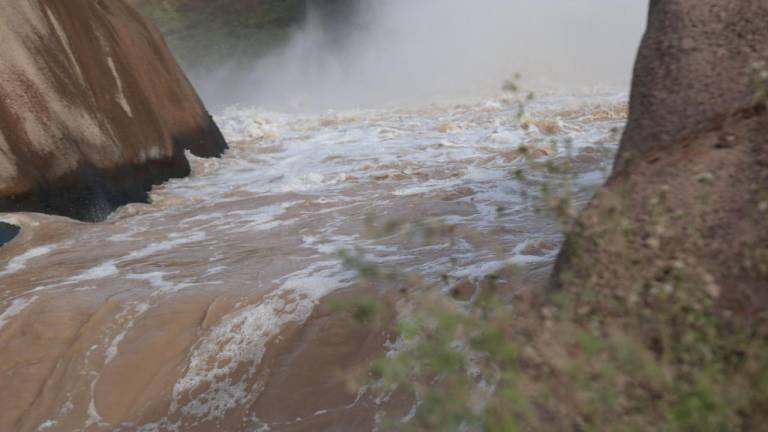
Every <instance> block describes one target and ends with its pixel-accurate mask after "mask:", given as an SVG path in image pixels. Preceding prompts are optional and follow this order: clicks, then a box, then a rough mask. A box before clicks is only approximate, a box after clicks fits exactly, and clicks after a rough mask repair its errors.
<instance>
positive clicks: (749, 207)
mask: <svg viewBox="0 0 768 432" xmlns="http://www.w3.org/2000/svg"><path fill="white" fill-rule="evenodd" d="M766 23H768V2H766V1H764V0H744V1H739V2H723V1H719V0H666V1H651V9H650V15H649V23H648V30H647V33H646V35H645V37H644V39H643V43H642V46H641V48H640V53H639V55H638V60H637V65H636V69H635V77H634V83H633V88H632V95H631V102H630V113H629V123H628V125H627V129H626V131H625V133H624V136H623V139H622V142H621V148H620V152H619V158H618V160H617V165H616V168H615V170H614V173H613V175H612V177H611V178H610V179H609V181H608V183H607V184H606V186H605V187H604V188H603V189H602V190H601V191H599V192H598V194H597V195H596V197H595V199H594V200H593V202H592V203H591V204H590V206H589V207H588V209H587V210H585V211H584V212H583V213H582V215H581V216H580V218H579V220H578V221H577V223H576V227H575V229H574V230H573V232H572V233H571V234H570V236H569V238H568V241H567V242H566V245H565V247H564V249H563V251H562V252H561V256H560V258H559V260H558V263H557V268H556V271H555V275H554V281H555V285H557V286H561V287H563V286H564V287H567V288H571V289H582V288H585V287H589V288H592V289H595V290H597V291H605V292H610V291H612V290H616V289H625V290H635V289H641V288H642V287H643V286H644V285H646V284H648V283H656V282H658V279H659V278H661V279H663V278H664V277H666V276H664V275H665V274H667V273H668V272H667V273H665V272H664V269H662V268H660V267H659V264H658V263H664V262H684V263H686V265H685V271H684V278H685V282H687V283H693V284H698V286H701V287H702V289H705V288H704V287H706V286H710V285H715V284H716V285H717V286H720V287H723V288H724V289H723V292H722V296H720V300H721V301H722V302H723V304H725V305H728V306H729V307H733V308H735V309H737V310H738V311H739V313H740V314H743V315H745V316H747V315H754V314H756V313H759V312H760V311H762V310H765V308H766V307H768V214H766V213H765V212H764V211H762V210H761V204H760V203H761V202H764V201H766V200H768V168H767V167H768V164H766V161H768V113H767V112H766V106H765V104H764V103H762V102H758V101H757V99H756V98H755V94H756V93H755V89H754V88H753V86H752V82H753V71H752V65H753V64H754V63H755V62H758V61H761V60H764V59H766V58H768V26H766ZM765 208H768V207H765ZM649 244H652V246H654V247H648V245H649ZM658 275H661V276H658ZM654 277H655V278H656V280H655V281H654V280H652V279H653V278H654Z"/></svg>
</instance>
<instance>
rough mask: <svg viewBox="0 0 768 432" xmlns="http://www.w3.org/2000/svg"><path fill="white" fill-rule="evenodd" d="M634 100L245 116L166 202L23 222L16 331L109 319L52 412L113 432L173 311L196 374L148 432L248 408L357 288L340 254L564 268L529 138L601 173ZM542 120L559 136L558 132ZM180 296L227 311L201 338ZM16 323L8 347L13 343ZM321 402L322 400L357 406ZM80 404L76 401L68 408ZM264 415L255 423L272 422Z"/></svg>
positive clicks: (595, 175) (184, 374)
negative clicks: (50, 314)
mask: <svg viewBox="0 0 768 432" xmlns="http://www.w3.org/2000/svg"><path fill="white" fill-rule="evenodd" d="M625 102H626V96H625V95H622V94H620V93H600V94H595V93H587V94H578V95H568V94H565V95H564V94H551V95H544V96H542V97H540V98H539V99H538V101H537V102H536V103H535V104H534V105H533V106H532V107H531V113H530V114H529V116H530V118H531V120H532V124H534V125H532V126H531V127H530V128H528V129H527V130H526V129H524V128H522V127H521V125H520V122H519V121H518V116H517V104H516V101H515V100H514V98H511V97H509V96H508V95H499V96H497V97H492V98H485V99H480V100H475V101H469V102H466V103H460V104H456V103H453V104H434V105H427V106H423V107H413V108H394V109H369V110H346V111H325V112H322V113H315V114H312V113H306V114H295V113H294V114H285V113H279V112H269V111H263V110H259V109H253V108H232V109H230V110H227V111H226V112H224V113H223V114H222V115H221V116H218V117H217V119H216V120H217V121H218V123H219V124H220V125H221V128H222V130H223V131H224V133H225V135H226V137H227V139H228V140H229V142H230V143H231V147H232V148H231V150H230V151H229V152H228V153H227V154H226V155H225V156H224V157H223V158H221V159H197V158H194V157H192V163H193V175H192V176H191V177H189V178H185V179H178V180H173V181H170V182H168V183H166V184H164V185H162V186H160V187H158V188H156V189H155V190H154V191H153V193H152V200H153V203H152V204H151V205H145V204H133V205H129V206H126V207H125V208H123V209H121V210H119V211H118V212H117V213H115V214H114V215H113V216H112V217H111V218H110V219H109V220H108V221H107V222H106V223H103V224H95V225H88V224H75V225H73V224H71V223H70V222H67V221H62V220H59V219H53V220H52V221H50V222H49V221H48V219H45V218H43V219H41V220H38V219H39V218H38V217H36V216H25V217H20V218H18V219H19V220H20V221H19V223H20V224H21V225H22V226H23V228H24V229H25V230H26V231H25V232H27V233H28V234H30V235H32V238H31V239H28V240H26V241H28V242H29V246H28V249H27V250H25V249H24V248H25V247H26V246H25V245H22V244H20V243H17V244H16V245H15V246H14V245H11V247H18V248H21V249H18V251H19V252H18V255H17V256H16V257H15V258H11V259H10V262H9V263H8V264H6V265H4V266H0V268H2V269H3V272H5V275H6V276H7V277H4V278H3V279H0V288H2V289H0V292H1V293H2V296H3V300H2V302H3V304H4V305H6V307H4V308H2V309H4V312H3V313H2V315H1V316H0V324H2V325H4V326H5V329H8V328H11V327H10V326H9V324H10V323H12V322H13V323H16V324H18V326H16V327H15V328H24V326H28V325H33V323H34V322H35V319H36V318H35V317H36V315H37V314H38V313H39V310H42V309H36V308H47V307H53V306H49V305H57V306H55V307H56V308H57V310H60V313H62V314H65V316H66V314H68V313H72V314H79V313H81V312H80V310H79V309H78V308H79V306H77V307H75V308H74V309H72V305H78V304H91V303H93V302H94V301H96V303H93V304H94V305H96V307H97V309H95V310H92V311H90V312H88V313H89V314H94V315H92V316H94V317H98V318H89V321H91V322H93V325H94V326H97V327H95V328H94V330H93V332H92V336H81V338H82V339H83V340H87V341H88V342H87V345H86V346H87V347H88V349H87V351H86V353H85V354H84V356H83V357H82V358H80V360H73V363H72V364H74V365H79V366H76V367H77V368H79V370H80V372H81V375H77V376H81V377H82V378H78V379H77V380H75V381H72V382H66V383H62V384H59V385H58V387H61V388H60V389H58V390H57V391H58V392H59V393H60V394H61V396H60V398H59V399H55V401H56V402H55V403H54V404H53V405H52V406H51V408H50V410H49V411H48V412H49V413H51V414H49V415H48V416H46V417H45V418H41V419H40V421H39V423H38V424H39V425H40V426H47V427H48V426H49V429H48V430H57V429H56V428H57V427H61V428H64V427H65V426H64V425H66V424H78V422H79V421H84V422H85V424H90V426H91V428H100V429H104V430H109V428H110V427H111V426H110V425H112V424H111V423H110V420H109V416H108V415H107V414H106V413H105V412H104V409H103V407H105V406H108V405H105V404H106V402H103V401H101V400H100V399H99V397H98V395H99V394H103V392H105V391H108V390H107V389H106V387H104V386H107V385H109V384H108V383H109V382H114V380H119V379H120V378H119V377H121V376H130V374H131V373H139V375H141V373H140V370H138V371H133V370H131V371H128V372H126V369H124V368H126V367H128V366H125V364H124V363H121V359H122V358H123V357H122V356H123V355H126V356H128V357H127V358H128V359H131V358H133V355H134V354H133V353H135V352H137V351H139V352H143V350H150V351H147V353H146V354H144V355H145V356H153V355H155V354H154V352H155V351H152V348H151V346H148V345H147V342H146V341H144V339H145V338H146V336H145V334H146V332H150V333H155V332H156V331H157V330H156V329H157V324H156V321H157V320H158V319H159V318H158V317H165V316H167V317H173V319H172V320H170V321H167V323H166V324H163V325H164V326H167V329H166V330H165V332H164V333H163V337H168V338H169V340H168V342H166V343H165V344H164V345H166V346H168V347H170V346H174V348H173V349H175V350H179V351H178V352H179V353H180V357H178V358H179V361H181V363H180V364H179V366H178V367H179V368H180V369H178V370H179V375H178V376H177V377H176V378H175V379H174V381H173V383H172V384H173V385H172V388H168V389H167V391H168V392H169V395H170V400H169V401H170V405H169V406H168V408H167V414H166V415H164V416H163V417H162V418H155V419H154V421H153V422H149V423H146V422H143V421H142V422H139V423H138V424H134V426H136V427H137V428H138V427H143V428H144V430H147V431H153V430H186V429H187V428H189V427H191V425H193V424H198V423H199V424H206V423H205V422H206V421H213V422H216V421H219V420H220V419H226V418H227V416H229V415H232V414H231V413H238V412H240V413H241V414H238V415H243V414H242V411H238V410H242V409H243V407H247V406H249V405H250V404H251V403H255V401H256V400H257V399H258V397H259V395H260V394H261V392H262V391H263V389H264V387H263V386H264V385H265V384H264V383H263V380H264V379H265V377H264V376H263V375H262V373H263V371H262V369H261V368H260V367H259V364H260V362H261V361H262V359H263V357H264V355H265V352H266V350H267V346H268V343H269V342H270V341H273V340H275V338H278V337H279V335H281V333H282V332H284V331H285V329H286V328H287V326H296V325H301V324H302V323H303V322H304V321H305V320H307V319H308V318H309V317H310V315H311V314H312V312H313V310H314V308H315V306H316V305H317V303H318V302H319V301H320V300H321V299H322V298H323V297H324V296H325V295H327V294H329V293H331V292H334V291H336V290H339V289H341V288H344V287H347V286H349V285H351V284H353V283H354V282H355V281H356V280H357V278H356V275H355V273H354V272H353V271H350V269H347V268H345V267H344V266H343V265H342V261H341V259H340V258H339V256H338V255H337V252H338V251H340V250H348V251H352V252H353V253H355V254H357V255H359V256H361V257H364V258H365V259H366V260H368V261H371V262H375V263H378V264H380V265H383V266H385V267H389V268H396V269H398V271H401V272H412V273H415V274H418V275H419V276H421V277H424V278H427V279H431V280H438V279H439V278H440V277H441V275H449V276H450V277H452V278H453V279H454V280H461V279H467V278H468V279H481V278H482V277H484V276H485V275H487V274H489V273H492V272H494V271H496V270H498V269H500V268H503V267H506V266H507V265H508V264H510V263H514V264H518V265H522V266H524V267H526V268H529V269H536V268H542V266H546V265H548V264H550V263H551V262H552V260H553V258H554V254H555V253H556V252H557V249H558V242H559V238H560V233H559V229H558V227H557V225H556V224H555V223H554V222H553V221H552V220H550V219H549V218H547V217H542V216H541V215H539V214H537V213H536V212H535V211H534V202H533V201H531V200H528V199H526V198H525V197H524V194H523V192H525V191H526V190H527V191H528V192H532V191H531V190H529V189H530V188H531V186H530V185H529V184H527V183H526V182H525V181H521V180H520V179H519V178H518V177H517V175H516V171H518V170H523V171H525V172H526V173H527V174H528V175H530V176H532V177H536V176H540V175H541V173H539V172H537V171H536V170H535V169H532V166H531V164H530V162H527V161H526V160H525V158H521V157H519V156H518V153H517V151H518V148H519V146H521V145H526V146H528V147H529V148H531V149H540V150H541V155H540V157H539V158H538V162H544V161H547V160H551V161H557V160H560V159H562V158H563V157H565V154H566V149H565V147H562V146H561V147H560V148H559V149H558V150H557V151H556V152H554V153H552V152H551V151H552V150H551V144H550V142H551V141H553V140H554V141H558V142H565V141H570V142H572V145H573V151H574V152H575V153H574V154H575V156H576V157H577V158H578V157H581V158H582V159H583V163H581V164H580V165H578V170H579V171H578V172H579V179H580V181H581V182H583V183H584V184H593V185H596V184H599V183H600V182H601V181H602V179H603V173H604V172H605V170H606V169H607V168H608V167H609V166H610V164H611V154H612V152H613V150H615V146H616V140H617V137H618V135H617V134H616V128H620V127H621V126H622V124H623V110H624V104H625ZM536 120H543V121H545V123H540V124H541V125H542V126H541V127H542V128H543V127H544V125H545V124H549V125H550V127H551V125H555V126H554V129H553V130H551V131H549V132H548V133H544V132H543V131H541V130H539V129H538V127H536V126H535V124H536ZM372 217H373V219H374V220H375V221H376V222H375V224H379V225H380V224H381V223H383V222H384V221H387V220H393V219H394V220H400V221H404V222H406V223H407V222H414V223H421V222H424V221H429V222H430V223H439V224H451V225H454V226H456V228H457V229H456V237H455V238H453V239H447V238H438V239H432V240H430V241H426V242H425V241H422V240H420V239H419V235H420V232H419V231H418V230H410V231H409V230H408V229H407V224H406V228H404V229H403V230H400V231H399V232H396V233H394V234H390V235H387V236H385V237H383V238H376V237H375V236H372V232H371V228H370V227H368V225H367V221H368V220H369V219H371V218H372ZM30 218H31V219H30ZM28 219H30V220H32V221H33V222H29V221H28ZM53 222H55V223H57V224H64V226H65V227H66V228H64V229H56V230H55V234H52V236H53V237H54V239H55V242H54V243H52V242H51V241H50V239H48V234H45V235H43V233H44V232H45V227H46V226H47V224H50V223H53ZM35 223H36V224H37V225H38V226H37V227H35ZM36 235H40V236H42V237H45V239H43V238H42V237H41V239H40V240H36V239H35V236H36ZM38 243H41V244H38ZM84 296H85V297H84ZM83 299H87V300H83ZM98 299H101V300H98ZM190 302H191V303H190ZM176 304H178V305H186V304H194V305H197V304H200V306H199V307H201V308H202V311H203V312H205V310H206V309H207V310H208V311H207V312H205V316H206V318H205V320H204V324H203V325H202V326H201V327H199V330H197V332H196V333H194V337H191V338H190V336H185V337H186V338H187V339H184V338H182V339H179V338H178V337H176V336H173V335H174V334H176V333H173V332H180V333H178V334H180V335H182V334H187V335H189V333H186V332H185V331H184V330H183V329H184V328H186V327H185V326H187V325H188V324H184V322H185V321H184V320H185V319H186V318H184V317H185V316H186V315H184V314H181V313H180V312H178V311H177V312H173V310H174V309H173V308H174V307H175V306H173V305H176ZM218 304H222V305H224V306H221V312H216V311H217V310H218V309H217V306H216V305H218ZM194 307H198V306H194ZM169 308H170V309H169ZM69 310H71V312H68V311H69ZM101 311H103V312H101ZM185 313H186V312H185ZM73 316H77V315H73ZM89 316H90V315H89ZM15 319H17V320H18V321H14V320H15ZM196 320H199V318H198V319H196ZM196 320H195V321H193V322H194V323H197V322H198V321H196ZM71 321H73V322H75V321H76V320H75V319H74V318H72V319H71ZM190 324H192V323H190ZM2 325H0V327H2ZM194 325H200V324H194ZM64 328H66V326H65V327H64ZM78 328H79V327H78ZM176 328H178V330H174V329H176ZM153 329H154V330H153ZM3 330H4V329H3V328H0V340H2V338H3V337H11V334H5V335H4V334H3ZM55 330H56V329H52V330H48V331H55ZM77 331H81V332H82V331H85V330H83V329H79V330H77ZM166 333H167V336H166V335H165V334H166ZM182 342H183V344H182ZM174 343H179V344H181V345H179V346H175V345H173V344H174ZM166 349H171V348H166ZM174 352H175V351H174ZM122 361H123V362H124V361H126V360H122ZM79 362H82V363H79ZM139 364H141V366H140V367H141V368H146V367H148V366H147V365H148V363H146V362H142V363H139ZM121 365H122V366H121ZM152 367H157V368H160V367H161V365H159V364H158V365H156V366H152ZM152 367H150V369H151V368H152ZM115 368H121V369H115ZM118 371H119V372H118ZM115 373H118V375H114V374H115ZM126 374H128V375H126ZM169 384H170V383H169ZM78 395H79V396H78ZM0 396H1V395H0ZM135 397H138V396H135ZM318 403H319V404H320V405H318V406H317V407H313V408H312V409H313V411H312V412H318V411H321V412H334V410H336V412H338V410H339V409H340V407H338V406H325V405H322V401H319V402H318ZM70 405H73V406H75V407H76V408H74V409H71V410H65V409H64V407H66V406H70ZM78 410H82V411H78ZM55 412H61V413H64V414H56V415H54V414H52V413H55ZM251 414H253V413H251ZM256 414H257V415H256V416H255V417H254V420H253V421H254V422H256V423H254V424H261V423H260V422H261V420H257V419H258V418H260V417H261V413H256ZM310 414H311V413H310ZM78 416H81V417H78ZM310 417H311V416H310ZM78 418H81V419H82V420H78ZM265 421H266V422H267V423H269V421H268V420H265ZM67 422H70V423H67ZM200 422H202V423H200ZM79 424H81V425H82V424H83V423H79ZM52 425H53V426H52ZM57 425H58V426H57ZM112 426H114V425H112ZM62 430H63V429H62Z"/></svg>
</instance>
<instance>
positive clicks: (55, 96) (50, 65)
mask: <svg viewBox="0 0 768 432" xmlns="http://www.w3.org/2000/svg"><path fill="white" fill-rule="evenodd" d="M0 50H2V52H3V55H2V57H0V211H36V212H45V213H51V214H59V215H64V216H69V217H73V218H77V219H82V220H101V219H103V218H105V217H106V216H107V215H108V214H109V212H111V211H112V210H113V209H115V208H116V207H118V206H120V205H123V204H126V203H128V202H133V201H143V200H146V198H147V191H148V190H149V189H150V188H151V187H152V185H155V184H158V183H161V182H163V181H165V180H167V179H169V178H172V177H183V176H186V175H188V174H189V172H190V167H189V163H188V162H187V160H186V158H185V156H184V151H185V150H189V151H191V152H192V153H193V154H195V155H196V156H201V157H210V156H219V155H221V153H222V152H223V151H224V150H225V149H226V147H227V145H226V143H225V141H224V139H223V137H222V135H221V133H220V132H219V129H218V127H217V126H216V125H215V124H214V122H213V120H212V119H211V117H210V115H209V114H208V112H207V111H206V109H205V107H204V106H203V104H202V103H201V101H200V99H199V98H198V96H197V94H196V92H195V90H194V89H193V88H192V86H191V85H190V83H189V82H188V80H187V79H186V77H185V76H184V73H183V72H182V71H181V69H180V68H179V67H178V65H177V64H176V62H175V61H174V59H173V57H172V55H171V54H170V52H169V50H168V49H167V47H166V45H165V42H164V41H163V38H162V36H161V35H160V33H159V32H158V31H157V29H156V28H155V27H154V25H153V24H151V23H149V22H148V21H147V20H145V19H144V18H143V17H142V16H141V15H140V14H139V13H138V12H136V11H135V10H134V9H133V7H132V6H129V5H128V4H126V3H125V2H124V1H123V0H100V1H91V0H50V1H42V0H6V1H3V2H1V3H0Z"/></svg>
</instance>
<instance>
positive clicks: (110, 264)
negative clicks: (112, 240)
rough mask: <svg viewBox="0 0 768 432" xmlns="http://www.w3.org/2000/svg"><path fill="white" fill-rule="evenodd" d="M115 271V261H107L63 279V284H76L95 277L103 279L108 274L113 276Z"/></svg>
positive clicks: (116, 271)
mask: <svg viewBox="0 0 768 432" xmlns="http://www.w3.org/2000/svg"><path fill="white" fill-rule="evenodd" d="M117 273H118V270H117V261H114V260H113V261H107V262H103V263H101V264H99V265H97V266H95V267H91V268H89V269H88V270H85V271H83V272H81V273H79V274H77V275H75V276H72V277H70V278H69V279H67V280H65V281H64V282H63V284H76V283H80V282H85V281H91V280H95V279H104V278H107V277H110V276H114V275H116V274H117Z"/></svg>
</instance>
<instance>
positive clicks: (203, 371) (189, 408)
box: [172, 265, 354, 420]
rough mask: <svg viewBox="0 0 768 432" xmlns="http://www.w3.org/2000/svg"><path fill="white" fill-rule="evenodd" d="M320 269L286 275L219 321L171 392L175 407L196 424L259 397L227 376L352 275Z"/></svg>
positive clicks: (254, 359) (260, 354)
mask: <svg viewBox="0 0 768 432" xmlns="http://www.w3.org/2000/svg"><path fill="white" fill-rule="evenodd" d="M318 267H320V266H319V265H314V266H311V267H310V268H308V269H305V270H302V271H299V272H297V273H294V274H293V275H289V276H286V278H285V282H283V284H282V285H281V286H280V288H278V289H277V290H275V291H273V292H271V293H269V294H267V295H266V296H265V297H264V298H262V299H261V300H260V301H259V303H258V304H254V305H251V306H248V307H245V308H243V309H241V310H240V311H237V312H234V313H232V314H230V315H227V316H225V317H224V318H222V320H221V323H220V324H219V325H217V326H216V327H214V328H213V329H211V330H210V331H209V333H208V334H206V335H205V336H204V337H203V338H202V339H201V340H200V342H199V343H198V344H197V346H196V347H195V349H194V352H193V353H192V356H191V358H190V361H189V366H188V368H187V371H186V373H185V374H184V376H183V377H182V378H181V379H180V380H179V381H177V382H176V384H175V385H174V388H173V399H174V407H173V408H172V412H173V411H174V410H176V409H180V410H181V411H182V413H184V414H185V415H188V416H193V417H195V418H199V419H208V420H209V419H214V418H219V417H221V416H223V415H224V414H225V413H226V412H227V411H228V410H230V409H232V408H234V407H235V406H237V405H240V404H243V403H246V402H247V401H249V400H252V399H253V398H255V397H256V396H257V395H258V392H254V391H252V390H251V389H249V388H248V387H247V386H246V383H245V382H244V381H241V382H234V381H233V379H232V377H231V375H232V374H233V372H234V371H235V370H236V369H237V368H238V367H239V366H240V365H241V364H243V363H246V362H247V364H250V365H251V368H252V369H251V372H253V368H255V367H256V365H258V363H259V362H260V361H261V358H262V357H263V355H264V353H265V351H266V345H267V343H268V342H269V341H270V340H271V339H272V338H273V337H274V336H275V335H277V334H278V333H279V332H280V330H281V329H282V328H283V327H284V326H285V325H286V324H288V323H302V322H304V321H305V320H306V319H307V318H308V317H309V316H310V314H311V313H312V310H313V309H314V306H315V304H316V303H317V302H318V301H319V300H320V299H321V298H322V297H324V296H325V295H327V294H329V293H330V292H332V291H334V290H336V289H339V288H341V287H344V286H347V285H349V283H350V279H352V278H353V277H354V274H352V273H350V272H345V271H342V270H340V269H339V268H338V267H336V266H332V267H326V268H324V269H320V270H318ZM204 386H206V387H207V389H206V391H204V392H203V393H202V394H199V395H197V396H195V397H194V398H193V399H192V400H191V401H190V402H189V403H187V404H186V405H185V406H183V407H179V406H178V405H177V404H178V401H179V400H180V399H182V398H183V397H184V396H190V395H191V394H192V393H193V392H194V391H195V390H196V389H199V388H203V387H204Z"/></svg>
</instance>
